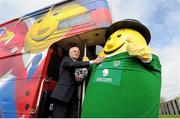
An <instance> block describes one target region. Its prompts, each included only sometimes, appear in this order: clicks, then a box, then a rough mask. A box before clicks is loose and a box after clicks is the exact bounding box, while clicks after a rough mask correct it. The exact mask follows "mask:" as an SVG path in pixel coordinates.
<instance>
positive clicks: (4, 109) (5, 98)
mask: <svg viewBox="0 0 180 119" xmlns="http://www.w3.org/2000/svg"><path fill="white" fill-rule="evenodd" d="M0 83H1V84H2V83H3V84H2V85H1V88H0V92H1V94H0V108H1V112H0V116H2V117H4V118H16V117H17V114H16V102H15V94H14V92H15V89H14V87H15V86H14V85H15V78H13V79H10V80H9V81H8V80H4V81H2V82H0Z"/></svg>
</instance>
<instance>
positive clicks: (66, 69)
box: [51, 47, 104, 118]
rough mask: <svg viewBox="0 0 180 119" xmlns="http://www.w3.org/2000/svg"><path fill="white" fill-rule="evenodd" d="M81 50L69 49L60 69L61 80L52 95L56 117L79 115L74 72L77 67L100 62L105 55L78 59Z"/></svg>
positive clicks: (54, 115)
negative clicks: (93, 58)
mask: <svg viewBox="0 0 180 119" xmlns="http://www.w3.org/2000/svg"><path fill="white" fill-rule="evenodd" d="M79 55H80V51H79V48H78V47H72V48H70V50H69V57H64V58H63V60H62V62H61V65H60V70H59V81H58V83H57V85H56V88H55V90H54V91H53V93H52V95H51V97H52V98H53V99H54V110H53V117H54V118H66V117H69V118H70V117H74V118H76V117H78V97H77V93H78V85H77V80H76V79H75V76H74V73H75V69H76V68H85V67H88V66H90V65H91V64H99V63H101V62H102V61H103V59H104V57H97V58H96V59H95V60H91V61H84V62H83V61H77V59H78V58H79Z"/></svg>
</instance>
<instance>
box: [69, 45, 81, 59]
mask: <svg viewBox="0 0 180 119" xmlns="http://www.w3.org/2000/svg"><path fill="white" fill-rule="evenodd" d="M79 55H80V51H79V48H78V47H72V48H71V49H70V50H69V56H70V57H71V58H72V59H74V60H77V59H78V58H79Z"/></svg>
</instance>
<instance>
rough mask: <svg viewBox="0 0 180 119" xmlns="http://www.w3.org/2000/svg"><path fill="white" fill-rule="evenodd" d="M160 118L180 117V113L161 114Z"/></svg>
mask: <svg viewBox="0 0 180 119" xmlns="http://www.w3.org/2000/svg"><path fill="white" fill-rule="evenodd" d="M159 117H160V118H180V115H160V116H159Z"/></svg>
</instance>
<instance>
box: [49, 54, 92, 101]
mask: <svg viewBox="0 0 180 119" xmlns="http://www.w3.org/2000/svg"><path fill="white" fill-rule="evenodd" d="M88 66H89V62H82V61H76V62H74V61H73V60H72V59H71V58H70V57H64V58H63V60H62V62H61V65H60V69H59V70H60V71H59V77H60V78H59V81H58V82H57V85H56V88H55V89H54V91H53V93H52V94H51V97H52V98H55V99H57V100H61V101H63V102H68V101H69V100H70V99H71V97H72V95H73V94H74V93H77V90H78V86H77V83H76V79H75V75H74V72H75V69H76V68H84V67H88Z"/></svg>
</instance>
